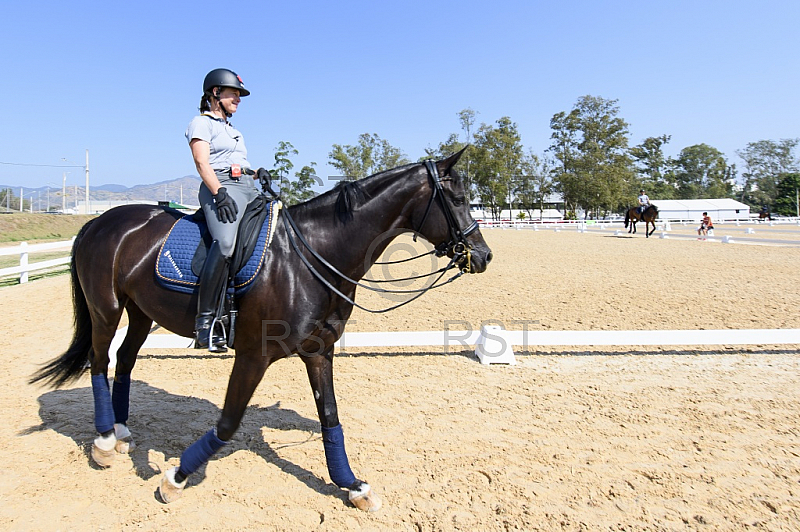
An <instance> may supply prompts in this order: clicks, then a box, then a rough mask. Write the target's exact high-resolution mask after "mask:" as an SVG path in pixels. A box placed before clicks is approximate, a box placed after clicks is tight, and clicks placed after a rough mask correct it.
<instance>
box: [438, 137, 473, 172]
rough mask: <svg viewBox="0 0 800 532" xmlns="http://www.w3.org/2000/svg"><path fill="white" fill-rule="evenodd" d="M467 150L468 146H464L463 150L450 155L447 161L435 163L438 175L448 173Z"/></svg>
mask: <svg viewBox="0 0 800 532" xmlns="http://www.w3.org/2000/svg"><path fill="white" fill-rule="evenodd" d="M467 148H469V144H467V145H466V146H464V148H462V149H461V150H459V151H457V152H455V153H454V154H453V155H451V156H450V157H448V158H447V159H443V160H441V161H438V162H437V163H436V166H438V167H439V173H440V174H441V175H447V174H448V172H450V169H451V168H453V167H454V166H455V165H456V163H457V162H458V160H459V159H461V156H462V155H464V152H465V151H467Z"/></svg>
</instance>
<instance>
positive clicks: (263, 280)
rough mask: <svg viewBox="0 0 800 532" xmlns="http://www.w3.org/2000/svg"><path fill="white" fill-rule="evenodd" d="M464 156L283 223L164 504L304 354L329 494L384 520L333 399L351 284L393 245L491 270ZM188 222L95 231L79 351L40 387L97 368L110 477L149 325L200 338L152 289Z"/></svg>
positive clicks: (75, 276)
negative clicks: (418, 240)
mask: <svg viewBox="0 0 800 532" xmlns="http://www.w3.org/2000/svg"><path fill="white" fill-rule="evenodd" d="M460 155H461V152H459V153H457V154H455V155H453V156H451V157H449V158H447V159H445V160H443V161H439V162H436V163H433V162H429V163H426V164H412V165H407V166H403V167H400V168H396V169H394V170H389V171H387V172H382V173H379V174H376V175H374V176H371V177H368V178H365V179H362V180H360V181H356V182H350V183H347V184H345V185H344V186H340V187H337V189H335V190H333V191H330V192H327V193H325V194H322V195H321V196H319V197H317V198H315V199H312V200H310V201H308V202H306V203H303V204H300V205H296V206H293V207H290V208H289V209H288V212H289V214H290V218H291V219H293V220H294V223H295V224H296V225H295V226H294V227H295V228H296V229H294V228H292V226H291V224H290V223H289V218H287V217H286V216H285V215H281V216H282V217H283V218H284V222H285V223H280V222H279V223H278V224H277V228H276V232H275V235H274V238H273V241H272V244H271V247H270V250H269V253H268V256H267V258H266V259H265V263H264V265H263V267H262V269H261V270H260V272H259V274H258V277H257V279H256V281H255V284H254V285H253V287H252V288H251V289H250V290H249V291H248V292H247V293H246V294H244V295H243V296H242V297H241V298H240V300H239V301H238V309H239V318H238V321H237V325H236V339H235V351H236V354H235V361H234V364H233V370H232V373H231V375H230V380H229V382H228V390H227V393H226V396H225V405H224V407H223V409H222V413H221V415H220V418H219V421H218V422H217V424H216V426H215V427H213V428H211V430H209V431H208V432H207V433H206V434H205V435H203V436H202V437H201V438H200V439H199V440H197V441H196V442H195V443H194V444H192V445H191V446H190V447H188V448H187V449H186V450H185V451H184V452H183V454H182V455H181V465H180V467H178V468H173V469H171V470H169V471H168V472H167V474H166V475H165V476H164V478H163V479H162V481H161V486H160V488H159V494H160V497H161V499H162V501H163V502H170V501H172V500H175V499H176V498H178V497H179V496H180V495H181V493H182V490H183V487H184V486H185V485H186V479H187V476H188V475H190V474H191V473H192V472H194V471H196V470H197V469H198V468H199V467H201V466H202V465H203V464H205V463H206V462H207V461H208V459H209V458H210V457H211V456H212V455H213V454H214V452H216V451H217V450H218V449H219V448H221V447H222V446H223V445H224V444H225V443H227V442H228V441H229V440H230V439H231V437H232V436H233V435H234V433H235V432H236V430H237V429H238V427H239V424H240V422H241V420H242V416H243V415H244V412H245V408H246V407H247V404H248V402H249V401H250V398H251V397H252V395H253V392H254V390H255V389H256V386H257V385H258V384H259V382H261V379H262V377H263V376H264V372H265V371H266V369H267V368H268V367H269V366H270V365H271V364H272V363H273V362H275V361H276V360H279V359H281V358H284V357H286V356H288V355H289V354H291V353H299V354H300V355H301V358H302V360H303V362H305V365H306V369H307V373H308V378H309V381H310V383H311V389H312V392H313V396H314V400H315V402H316V406H317V412H318V414H319V419H320V422H321V425H322V436H323V446H324V450H325V457H326V461H327V465H328V472H329V474H330V476H331V480H333V482H334V483H335V484H337V485H338V486H339V487H341V488H345V489H347V490H349V499H350V501H351V502H352V503H353V504H354V505H355V506H357V507H358V508H360V509H362V510H371V511H374V510H377V509H378V508H379V507H380V499H379V498H378V497H377V496H376V495H375V494H374V493H373V492H372V491H371V489H370V487H369V485H368V484H367V483H366V482H363V481H361V480H358V479H357V478H356V477H355V475H354V474H353V472H352V471H351V469H350V466H349V463H348V459H347V455H346V453H345V448H344V436H343V433H342V429H341V425H340V424H339V416H338V412H337V408H336V398H335V396H334V389H333V348H334V343H335V342H336V341H337V339H338V338H339V337H340V336H341V334H342V332H343V331H344V326H345V323H346V322H347V320H348V318H349V317H350V313H351V311H352V309H353V305H354V302H353V298H354V297H355V291H356V284H354V283H355V282H356V281H358V280H359V279H361V278H362V277H363V276H364V274H365V273H366V272H367V270H369V269H370V267H371V266H372V264H373V263H374V262H375V260H376V258H377V257H379V256H380V254H381V253H382V252H383V251H384V250H386V248H387V246H388V245H389V243H390V242H391V240H392V239H393V237H394V235H396V234H399V233H402V232H414V233H416V234H419V235H420V236H422V237H424V238H425V239H426V240H428V241H429V242H431V243H432V244H433V245H435V246H436V247H437V250H438V252H439V254H440V255H447V256H449V257H451V261H450V264H451V265H452V266H454V267H455V266H457V267H458V268H461V269H462V271H469V272H470V273H480V272H483V271H484V270H485V269H486V267H487V265H488V263H489V262H490V261H491V259H492V254H491V252H490V250H489V248H488V246H487V245H486V242H485V241H484V240H483V237H482V236H481V233H480V230H478V228H477V224H476V223H475V222H474V220H472V218H471V216H470V213H469V203H468V202H466V201H465V194H464V192H465V190H464V183H463V181H462V179H461V178H460V177H459V175H458V173H457V172H456V171H455V170H453V165H455V163H456V162H457V161H458V158H459V157H460ZM180 216H181V214H180V213H178V212H177V211H173V210H169V209H165V208H161V207H153V206H148V205H127V206H123V207H117V208H115V209H111V210H109V211H107V212H106V213H104V214H103V215H101V216H100V217H98V218H96V219H95V220H93V221H90V222H89V223H87V224H86V225H85V226H84V227H83V229H81V231H80V233H79V234H78V237H77V239H76V241H75V244H74V247H73V254H72V288H73V304H74V309H75V333H74V337H73V340H72V344H71V345H70V347H69V349H68V350H67V351H66V352H65V353H64V354H63V355H61V356H60V357H58V358H56V359H55V360H53V361H52V362H50V363H48V364H47V365H46V366H44V367H43V368H42V369H41V370H40V371H39V372H38V373H37V374H36V375H34V377H33V378H32V382H35V381H45V382H48V383H49V384H51V385H53V386H56V387H57V386H61V385H63V384H65V383H67V382H70V381H72V380H75V379H77V378H78V377H80V376H81V375H82V374H83V373H84V370H85V369H86V366H87V364H88V365H89V366H90V373H91V376H92V379H91V380H92V391H93V394H94V405H95V426H96V428H97V431H98V433H99V436H98V438H97V439H95V441H94V445H93V447H92V453H91V454H92V458H93V459H94V460H95V462H97V463H98V464H99V465H101V466H108V465H110V464H111V461H112V460H113V458H114V455H115V453H116V452H124V451H125V450H126V449H127V445H128V444H127V443H126V441H125V440H123V439H121V438H127V437H129V436H130V432H129V431H128V430H127V426H126V422H127V419H128V406H129V391H130V383H131V380H130V375H131V371H132V370H133V366H134V364H135V362H136V356H137V353H138V351H139V349H140V348H141V346H142V344H143V343H144V341H145V339H146V338H147V335H148V332H149V331H150V328H151V325H152V323H153V322H156V323H158V324H159V325H161V326H162V327H164V328H166V329H168V330H170V331H172V332H174V333H177V334H179V335H181V336H186V337H191V336H192V334H193V324H194V314H195V309H196V308H197V295H196V291H195V293H194V294H181V293H177V292H172V291H169V290H166V289H164V288H162V287H161V286H160V285H159V284H158V283H157V282H156V278H155V263H156V259H157V255H158V252H159V248H160V246H161V244H162V242H163V241H164V239H165V238H166V235H167V233H168V232H169V230H170V228H171V227H172V225H173V224H174V222H175V220H176V219H177V218H179V217H180ZM387 235H391V237H387ZM302 237H305V239H303V238H302ZM312 250H314V251H315V252H316V254H315V253H314V251H312ZM337 270H338V271H337ZM123 310H126V311H127V313H128V319H129V325H128V332H127V335H126V336H125V340H124V341H123V343H122V345H121V347H120V348H119V350H118V352H117V365H116V371H115V375H114V385H113V389H111V388H112V387H110V386H109V383H108V380H107V373H108V366H109V346H110V345H111V341H112V339H113V338H114V334H115V332H116V330H117V325H118V323H119V321H120V318H121V316H122V313H123ZM187 363H190V362H189V361H187ZM118 436H119V438H118Z"/></svg>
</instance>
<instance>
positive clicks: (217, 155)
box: [186, 114, 250, 170]
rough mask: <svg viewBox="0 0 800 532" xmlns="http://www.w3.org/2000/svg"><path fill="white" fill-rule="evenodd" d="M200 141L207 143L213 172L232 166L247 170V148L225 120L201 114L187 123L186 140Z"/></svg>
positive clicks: (234, 129)
mask: <svg viewBox="0 0 800 532" xmlns="http://www.w3.org/2000/svg"><path fill="white" fill-rule="evenodd" d="M193 139H200V140H204V141H206V142H208V145H209V158H208V162H209V164H210V165H211V168H213V169H214V170H225V169H227V168H230V166H231V165H232V164H240V165H242V167H243V168H249V167H250V163H248V162H247V148H245V145H244V137H242V134H241V133H240V132H239V131H238V130H237V129H236V128H234V127H233V126H232V125H230V124H229V123H228V122H226V121H225V120H223V119H221V118H218V117H216V116H213V115H210V114H201V115H199V116H196V117H194V118H193V119H192V121H191V122H189V127H188V128H186V140H187V141H188V142H192V140H193Z"/></svg>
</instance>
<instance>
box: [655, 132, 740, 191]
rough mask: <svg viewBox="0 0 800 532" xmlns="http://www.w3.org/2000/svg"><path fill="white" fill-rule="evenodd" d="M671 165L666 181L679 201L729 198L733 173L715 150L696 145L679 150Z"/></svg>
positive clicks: (720, 154) (733, 169)
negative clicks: (672, 187) (674, 191)
mask: <svg viewBox="0 0 800 532" xmlns="http://www.w3.org/2000/svg"><path fill="white" fill-rule="evenodd" d="M672 163H673V169H672V171H671V174H670V176H669V177H668V179H670V180H671V182H672V183H673V184H674V187H675V189H676V191H677V194H676V195H677V198H678V199H698V198H729V197H731V194H732V193H733V182H734V178H735V175H736V169H735V167H734V166H729V165H728V162H727V161H726V159H725V156H724V155H723V154H722V152H720V151H719V150H718V149H716V148H714V147H711V146H709V145H707V144H695V145H694V146H689V147H686V148H684V149H682V150H681V152H680V154H678V157H677V158H675V159H674V160H673V161H672Z"/></svg>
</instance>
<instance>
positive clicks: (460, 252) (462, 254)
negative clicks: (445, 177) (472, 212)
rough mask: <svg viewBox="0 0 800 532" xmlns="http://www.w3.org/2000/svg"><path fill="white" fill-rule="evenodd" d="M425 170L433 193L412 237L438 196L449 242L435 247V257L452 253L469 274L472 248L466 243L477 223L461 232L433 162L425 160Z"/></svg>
mask: <svg viewBox="0 0 800 532" xmlns="http://www.w3.org/2000/svg"><path fill="white" fill-rule="evenodd" d="M425 168H426V169H427V170H428V177H430V178H431V184H432V188H433V193H432V194H431V199H430V201H428V206H427V207H426V208H425V214H424V215H423V216H422V221H421V222H420V224H419V226H418V228H417V230H416V231H415V235H414V236H415V238H416V233H419V232H420V230H421V229H422V226H423V225H424V224H425V220H426V219H427V218H428V214H429V213H430V211H431V206H432V205H433V200H434V199H435V198H436V197H437V196H438V197H439V204H440V205H441V207H442V212H443V213H444V217H445V220H447V229H448V231H449V232H450V240H449V241H447V242H442V243H441V244H439V245H438V246H436V256H438V257H443V256H445V255H447V254H449V253H452V254H453V256H454V259H455V262H456V263H457V264H458V265H459V268H460V269H461V271H462V272H464V273H469V272H470V271H471V270H472V253H471V251H472V246H470V245H469V243H468V242H467V237H468V236H469V235H471V234H472V233H474V232H475V231H476V230H477V229H478V222H476V221H475V220H472V223H471V224H469V225H468V226H467V228H466V229H464V230H461V229H460V228H459V226H458V221H457V220H456V217H455V215H454V214H453V210H452V209H451V208H450V204H449V203H447V198H446V197H445V195H444V187H443V186H442V177H441V176H440V175H439V169H438V168H437V167H436V163H435V162H434V161H431V160H427V161H425Z"/></svg>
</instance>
